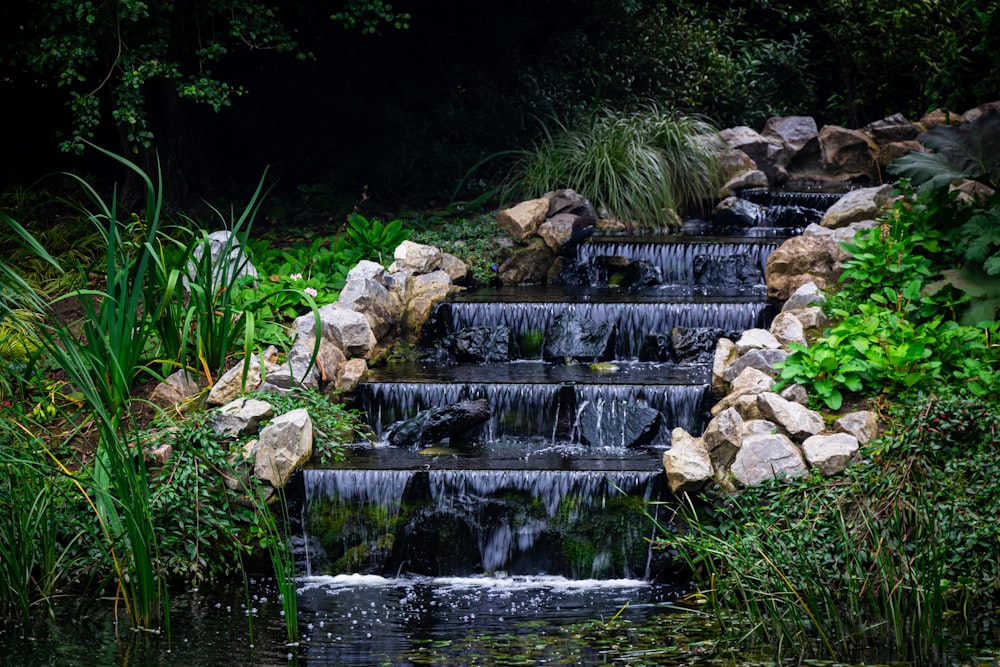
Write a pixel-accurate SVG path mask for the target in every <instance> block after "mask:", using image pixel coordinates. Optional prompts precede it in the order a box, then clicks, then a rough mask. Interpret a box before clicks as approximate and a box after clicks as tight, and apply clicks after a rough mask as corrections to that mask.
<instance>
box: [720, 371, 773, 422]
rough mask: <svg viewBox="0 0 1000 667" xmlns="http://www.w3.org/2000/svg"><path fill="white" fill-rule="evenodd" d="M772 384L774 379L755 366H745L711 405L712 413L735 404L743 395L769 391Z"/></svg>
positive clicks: (754, 400)
mask: <svg viewBox="0 0 1000 667" xmlns="http://www.w3.org/2000/svg"><path fill="white" fill-rule="evenodd" d="M773 385H774V380H773V378H771V376H770V375H768V374H767V373H765V372H763V371H759V370H757V369H756V368H745V369H743V371H742V372H741V373H740V374H739V375H737V376H736V378H735V379H734V380H733V381H732V384H731V388H730V392H729V393H728V394H726V396H724V397H723V398H722V400H720V401H719V402H718V403H716V404H715V405H714V406H712V415H713V416H715V415H718V414H719V413H720V412H722V411H723V410H725V409H726V408H730V407H733V406H735V405H736V402H737V400H738V399H740V398H741V397H743V396H748V395H749V396H756V395H757V394H762V393H764V392H769V391H771V387H772V386H773ZM753 403H754V404H756V399H753ZM741 414H743V416H744V418H746V414H744V413H743V412H742V411H741Z"/></svg>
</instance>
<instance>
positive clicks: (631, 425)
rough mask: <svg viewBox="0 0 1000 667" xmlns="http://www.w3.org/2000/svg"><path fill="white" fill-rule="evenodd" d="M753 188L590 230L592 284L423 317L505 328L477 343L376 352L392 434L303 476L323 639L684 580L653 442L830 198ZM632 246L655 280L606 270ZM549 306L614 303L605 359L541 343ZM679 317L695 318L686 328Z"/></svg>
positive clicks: (309, 585)
mask: <svg viewBox="0 0 1000 667" xmlns="http://www.w3.org/2000/svg"><path fill="white" fill-rule="evenodd" d="M748 196H749V197H752V198H753V199H755V200H756V201H757V203H758V204H759V206H760V207H761V214H760V215H759V216H758V219H757V220H756V223H755V224H756V225H757V226H756V227H748V228H744V229H736V230H730V229H726V230H717V229H713V228H712V223H706V222H703V221H699V222H697V223H696V224H692V225H686V226H685V232H684V233H681V234H674V235H669V236H659V237H656V236H644V237H641V238H629V239H626V238H614V239H610V238H608V239H594V240H592V241H591V242H590V243H587V244H585V245H584V246H582V247H580V248H578V254H577V257H576V260H577V266H576V267H574V268H573V269H572V270H571V271H570V272H568V273H567V275H568V276H570V277H573V278H574V279H575V278H577V277H579V276H581V275H582V276H585V278H584V280H583V281H582V284H576V285H575V286H570V287H554V286H548V287H518V288H500V289H495V290H477V291H475V292H473V293H470V294H467V295H462V296H461V297H459V298H456V299H454V300H452V301H450V302H448V303H444V304H441V305H440V306H439V308H438V310H437V312H436V314H435V315H434V318H433V320H432V321H431V322H429V323H428V325H427V326H425V332H426V331H433V332H434V333H435V335H436V336H438V337H440V338H441V339H443V340H447V339H448V338H449V337H453V336H456V337H457V335H458V334H463V335H471V333H472V330H475V329H479V328H481V330H482V332H485V333H483V336H482V340H486V341H492V342H493V343H498V342H499V343H503V345H502V346H498V347H497V348H496V349H495V350H494V349H487V350H486V351H485V352H484V353H483V356H482V359H483V361H482V362H481V363H471V362H463V363H458V362H457V361H456V359H457V358H458V355H457V354H455V355H454V356H451V357H450V356H449V354H451V352H448V351H447V350H445V348H444V347H441V348H439V349H438V351H437V352H436V353H435V354H433V355H432V354H429V355H428V356H427V357H426V358H425V359H424V360H422V361H418V362H411V363H399V364H393V365H392V366H390V367H387V368H374V369H371V371H370V373H369V376H368V377H367V378H366V380H365V381H364V382H363V383H362V385H360V387H359V389H358V390H357V392H356V400H357V404H356V407H359V408H360V409H361V410H362V411H363V412H364V414H365V415H366V416H367V418H368V421H369V424H370V426H371V427H372V429H373V430H374V431H375V433H376V434H377V435H378V442H377V443H376V444H375V445H374V446H367V445H358V446H357V447H355V448H353V449H352V450H351V452H350V453H349V455H348V456H347V458H346V459H345V460H344V461H342V462H340V463H338V464H336V465H335V466H334V467H333V468H331V469H326V470H306V471H303V474H302V475H299V476H297V477H296V481H295V482H294V483H295V484H298V485H299V486H300V487H304V490H303V492H302V493H301V494H300V495H301V498H302V500H301V507H300V508H298V509H299V510H300V511H297V512H295V511H293V515H294V516H295V517H296V521H298V522H299V523H300V524H301V527H302V535H301V538H298V540H297V544H298V545H299V550H298V551H297V557H298V564H299V566H300V568H301V570H302V571H304V572H305V573H306V574H307V575H310V576H309V578H308V579H307V580H306V581H305V582H304V585H303V587H302V588H301V589H300V593H299V594H300V609H303V608H308V609H309V610H310V613H313V615H314V616H315V617H318V618H321V619H322V618H327V619H329V620H330V622H331V623H333V621H334V619H338V622H339V623H340V626H339V627H347V628H349V629H348V630H346V631H343V636H332V635H333V634H334V633H329V632H328V639H327V640H326V642H325V643H323V644H322V646H320V647H319V648H317V649H316V650H317V652H316V653H315V656H316V657H317V659H319V660H323V659H326V657H327V656H329V662H330V664H334V663H336V664H357V665H366V664H375V663H378V662H384V661H385V660H384V656H385V655H397V654H398V653H399V652H400V651H401V647H409V646H412V645H413V641H414V640H413V637H414V636H419V637H424V638H428V639H431V640H434V641H439V640H442V638H444V640H447V639H448V638H451V637H453V636H454V632H455V631H456V628H464V629H463V630H462V631H464V632H473V633H480V632H491V633H494V634H497V635H500V634H502V633H504V632H506V631H507V629H508V628H509V627H510V624H511V622H512V619H513V618H515V617H516V618H518V619H520V620H521V621H526V622H527V621H530V622H532V623H536V622H539V621H542V622H544V623H548V624H549V625H550V627H561V626H563V625H565V623H567V622H575V621H584V620H587V619H594V618H598V617H602V616H603V617H605V618H610V617H611V616H612V615H617V614H619V613H626V614H632V613H635V614H640V615H641V614H642V613H644V612H643V611H641V610H647V611H648V610H650V609H652V608H653V604H650V603H655V602H658V601H662V600H671V599H674V598H676V596H677V595H678V594H679V593H680V592H681V591H682V590H683V587H684V586H685V585H686V584H685V582H686V577H687V575H686V573H685V572H684V570H683V567H682V566H681V565H680V564H679V562H678V560H677V559H676V558H675V554H672V553H671V552H670V551H669V550H668V549H662V550H660V549H652V548H651V544H652V543H653V541H654V540H655V538H656V537H658V535H659V534H658V532H657V531H658V530H661V529H665V530H668V531H669V530H671V529H672V527H671V525H670V523H671V517H672V516H673V512H674V505H675V502H676V501H675V500H674V499H673V497H672V496H671V495H670V494H669V493H668V490H667V484H666V476H665V474H664V473H663V470H662V463H661V460H662V454H663V452H664V451H665V450H666V449H667V448H668V447H669V446H670V432H671V430H672V429H673V428H675V427H682V428H684V429H685V430H687V431H688V432H691V433H697V432H700V431H701V429H702V428H703V427H704V425H705V423H706V421H707V417H708V408H709V407H710V404H711V402H712V400H713V397H712V394H711V391H710V383H711V367H710V366H711V350H712V349H714V345H715V341H716V340H717V337H718V336H719V335H728V336H734V337H735V336H738V335H739V334H740V332H742V331H743V330H745V329H748V328H752V327H764V326H767V325H768V324H769V322H770V319H771V317H772V315H773V310H772V306H771V305H770V304H769V303H768V302H767V300H766V288H765V285H764V280H763V270H764V267H765V265H766V261H767V257H768V255H769V254H770V253H771V252H772V251H773V250H774V248H775V247H777V245H778V242H779V241H780V240H781V238H783V237H787V236H788V235H790V234H793V233H796V231H797V230H799V229H801V228H802V227H804V226H805V225H806V224H808V223H809V222H811V221H814V220H818V219H819V217H818V216H819V215H820V211H821V210H825V208H826V207H828V206H829V205H830V204H831V203H832V202H833V201H834V200H835V198H836V196H835V195H826V194H813V193H809V194H807V195H806V196H805V197H804V198H803V197H798V196H796V197H785V196H781V195H775V194H772V193H767V192H751V193H749V195H748ZM720 232H724V233H726V234H731V236H728V237H722V236H719V234H720ZM629 262H633V263H636V262H643V263H645V264H646V265H648V266H652V267H653V268H654V273H656V274H657V275H658V277H659V279H660V281H661V284H650V283H649V282H647V281H641V282H640V283H639V287H637V288H635V289H633V288H631V287H628V286H621V281H620V282H619V283H618V286H616V285H609V284H605V283H604V281H606V280H610V279H611V276H612V274H613V273H614V272H615V271H617V269H618V268H620V267H621V266H623V265H624V264H627V263H629ZM641 268H643V269H645V268H647V266H643V267H641ZM618 275H620V274H618ZM616 279H617V277H616ZM570 282H580V281H575V280H573V281H570ZM557 317H559V318H560V321H562V320H564V319H565V318H570V319H575V320H577V321H580V322H589V323H595V322H596V323H608V322H610V323H613V324H614V325H615V335H614V338H615V342H614V345H613V359H612V360H611V363H607V364H592V363H591V362H592V361H594V360H591V359H588V358H580V357H576V358H575V359H562V358H560V359H550V360H549V361H545V360H544V359H545V358H546V355H543V350H545V349H546V345H547V343H549V342H550V338H549V337H550V336H553V337H554V336H556V335H558V334H556V333H553V332H552V324H553V322H554V321H555V320H556V318H557ZM504 327H506V329H504ZM675 327H676V328H679V329H675ZM564 330H565V329H564ZM684 330H686V331H687V332H688V333H689V334H690V333H692V332H693V335H691V336H690V337H688V338H684V336H683V335H679V336H678V337H676V338H675V337H674V334H675V333H677V332H681V333H683V332H684ZM463 340H464V339H463ZM508 342H510V343H513V344H512V345H508V344H507V343H508ZM602 344H603V343H602ZM646 344H655V346H656V347H654V348H653V350H654V354H652V355H651V354H649V350H648V349H644V345H646ZM699 346H700V347H699ZM605 347H607V346H606V345H605ZM556 349H566V348H556ZM685 349H686V351H687V353H688V356H685V354H682V351H683V350H685ZM600 354H601V355H602V356H603V351H602V352H601V353H600ZM548 356H550V357H551V356H553V355H548ZM583 356H584V357H586V355H583ZM472 399H484V400H485V401H486V403H487V404H488V406H489V408H490V415H489V418H488V420H487V421H486V422H485V423H483V424H482V425H481V426H479V427H476V428H473V429H470V430H466V431H463V432H461V433H455V434H454V435H453V436H452V437H450V438H446V439H443V440H441V441H435V442H430V443H423V442H421V443H416V442H414V443H412V444H411V445H410V446H398V447H396V446H392V445H390V444H388V443H389V442H390V440H389V438H387V437H386V436H387V434H388V433H390V432H391V430H392V429H394V428H397V426H398V423H399V422H401V421H404V420H409V419H411V418H414V417H415V416H417V415H419V414H421V413H423V412H425V411H429V410H432V409H434V408H444V407H448V406H453V405H455V404H456V403H459V402H461V401H466V400H472ZM650 434H652V435H650ZM626 436H628V437H626ZM633 436H635V438H634V439H632V437H633ZM646 436H650V437H646ZM630 439H631V442H629V440H630ZM404 445H405V443H404ZM293 495H294V494H293ZM293 510H294V508H293ZM636 602H639V603H641V604H635V603H636ZM626 609H627V611H625V610H626ZM324 614H325V616H324ZM641 618H642V617H641V616H639V617H638V620H640V621H641ZM543 619H544V620H543ZM359 633H361V634H359ZM348 635H350V637H348ZM342 640H343V641H342ZM314 646H315V645H314ZM312 657H313V656H310V658H312ZM595 664H596V663H595Z"/></svg>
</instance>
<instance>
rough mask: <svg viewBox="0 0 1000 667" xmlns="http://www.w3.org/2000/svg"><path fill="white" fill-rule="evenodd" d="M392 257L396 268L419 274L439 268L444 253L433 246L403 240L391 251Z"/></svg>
mask: <svg viewBox="0 0 1000 667" xmlns="http://www.w3.org/2000/svg"><path fill="white" fill-rule="evenodd" d="M393 259H394V260H395V265H396V268H397V269H398V270H400V271H407V272H409V273H411V274H413V275H420V274H422V273H430V272H431V271H437V270H438V269H440V268H441V263H442V261H443V260H444V253H442V252H441V249H440V248H437V247H435V246H430V245H423V244H421V243H414V242H413V241H403V242H402V243H400V244H399V245H398V246H396V249H395V250H394V251H393Z"/></svg>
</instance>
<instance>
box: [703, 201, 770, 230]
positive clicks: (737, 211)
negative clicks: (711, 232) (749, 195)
mask: <svg viewBox="0 0 1000 667" xmlns="http://www.w3.org/2000/svg"><path fill="white" fill-rule="evenodd" d="M761 216H762V212H761V207H760V206H758V205H757V204H754V203H753V202H751V201H748V200H746V199H741V198H739V197H726V198H725V199H723V200H722V201H721V202H719V204H718V205H717V206H716V207H715V210H713V211H712V222H714V223H715V224H716V225H719V226H721V227H740V228H742V227H754V226H756V225H757V223H758V222H759V221H760V219H761Z"/></svg>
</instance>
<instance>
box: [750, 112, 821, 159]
mask: <svg viewBox="0 0 1000 667" xmlns="http://www.w3.org/2000/svg"><path fill="white" fill-rule="evenodd" d="M761 134H762V135H763V136H764V137H765V138H767V139H771V140H774V141H779V142H781V143H782V144H783V145H784V147H785V150H784V151H783V152H782V160H783V162H784V164H785V165H787V164H788V163H789V162H790V161H791V160H792V158H793V157H794V156H795V155H796V154H797V153H798V152H799V151H801V150H802V149H803V148H804V147H805V146H806V144H808V143H809V142H810V141H812V140H814V139H816V137H818V136H819V131H818V129H817V128H816V121H815V119H813V118H812V117H811V116H775V117H772V118H768V119H767V122H766V123H764V129H763V130H762V131H761Z"/></svg>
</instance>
